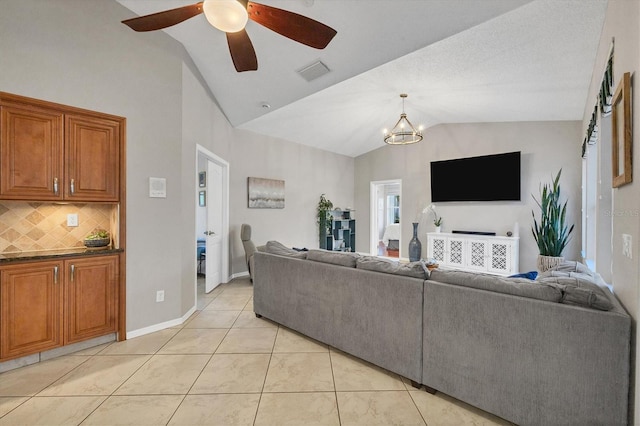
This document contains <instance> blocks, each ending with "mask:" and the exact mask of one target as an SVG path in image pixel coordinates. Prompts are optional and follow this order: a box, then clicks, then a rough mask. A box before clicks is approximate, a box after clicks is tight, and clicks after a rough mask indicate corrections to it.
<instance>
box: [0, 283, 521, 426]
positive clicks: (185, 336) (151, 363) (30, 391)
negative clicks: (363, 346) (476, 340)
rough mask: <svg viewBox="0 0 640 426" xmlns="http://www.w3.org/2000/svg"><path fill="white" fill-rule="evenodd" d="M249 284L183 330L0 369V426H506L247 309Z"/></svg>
mask: <svg viewBox="0 0 640 426" xmlns="http://www.w3.org/2000/svg"><path fill="white" fill-rule="evenodd" d="M252 294H253V290H252V287H251V283H250V282H249V280H248V279H236V280H234V281H232V282H230V283H228V284H223V285H221V286H219V287H218V288H216V289H215V290H214V291H213V292H212V293H210V294H204V293H202V294H201V295H200V296H199V301H198V307H199V310H198V311H197V312H196V313H195V314H194V315H193V316H192V317H191V318H190V319H189V320H188V321H187V322H186V323H185V324H183V325H181V326H179V327H175V328H171V329H166V330H162V331H159V332H156V333H153V334H148V335H145V336H141V337H137V338H134V339H130V340H127V341H124V342H114V343H109V344H106V345H102V346H98V347H95V348H91V349H88V350H84V351H80V352H76V353H73V354H71V355H66V356H62V357H59V358H56V359H52V360H49V361H44V362H41V363H39V364H35V365H31V366H28V367H23V368H20V369H17V370H13V371H9V372H6V373H3V374H0V425H80V424H81V425H167V424H168V425H225V426H226V425H256V426H257V425H274V426H275V425H277V426H280V425H294V426H302V425H305V426H306V425H367V426H370V425H429V426H433V425H452V426H454V425H455V426H458V425H496V424H499V425H509V424H510V423H508V422H505V421H504V420H502V419H499V418H497V417H495V416H492V415H490V414H487V413H485V412H483V411H480V410H478V409H476V408H474V407H471V406H469V405H467V404H464V403H462V402H460V401H457V400H455V399H453V398H450V397H448V396H446V395H443V394H441V393H437V394H436V395H430V394H428V393H427V392H425V391H424V390H416V389H415V388H413V387H412V386H411V384H410V383H409V382H408V381H407V380H406V379H403V378H401V377H399V376H398V375H396V374H393V373H390V372H388V371H386V370H383V369H381V368H378V367H376V366H374V365H371V364H369V363H366V362H364V361H362V360H359V359H357V358H354V357H352V356H350V355H348V354H345V353H343V352H340V351H338V350H336V349H334V348H332V347H328V346H327V345H324V344H321V343H319V342H316V341H314V340H311V339H309V338H307V337H305V336H302V335H300V334H298V333H296V332H293V331H291V330H288V329H287V328H285V327H281V326H278V324H275V323H272V322H270V321H268V320H265V319H258V318H256V317H255V315H254V313H253V303H252Z"/></svg>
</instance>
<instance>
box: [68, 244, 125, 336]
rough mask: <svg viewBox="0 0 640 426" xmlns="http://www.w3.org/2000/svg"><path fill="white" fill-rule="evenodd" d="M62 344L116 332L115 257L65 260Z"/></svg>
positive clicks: (116, 270)
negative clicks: (64, 319) (63, 333)
mask: <svg viewBox="0 0 640 426" xmlns="http://www.w3.org/2000/svg"><path fill="white" fill-rule="evenodd" d="M65 272H66V274H67V279H66V281H65V312H66V317H67V318H66V322H65V326H66V331H65V344H69V343H75V342H79V341H81V340H87V339H91V338H93V337H98V336H103V335H105V334H109V333H115V332H116V324H117V313H118V309H117V306H118V304H117V297H116V295H117V289H118V288H117V277H118V257H117V256H100V257H86V258H74V259H70V260H66V261H65Z"/></svg>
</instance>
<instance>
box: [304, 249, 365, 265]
mask: <svg viewBox="0 0 640 426" xmlns="http://www.w3.org/2000/svg"><path fill="white" fill-rule="evenodd" d="M359 256H360V255H359V254H357V253H349V252H346V253H345V252H340V251H329V250H309V251H308V252H307V259H309V260H313V261H316V262H323V263H330V264H332V265H340V266H346V267H348V268H355V267H356V259H358V257H359Z"/></svg>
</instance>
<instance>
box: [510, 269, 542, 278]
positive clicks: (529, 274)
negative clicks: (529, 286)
mask: <svg viewBox="0 0 640 426" xmlns="http://www.w3.org/2000/svg"><path fill="white" fill-rule="evenodd" d="M537 276H538V271H529V272H522V273H520V274H515V275H509V278H526V279H528V280H535V279H536V277H537Z"/></svg>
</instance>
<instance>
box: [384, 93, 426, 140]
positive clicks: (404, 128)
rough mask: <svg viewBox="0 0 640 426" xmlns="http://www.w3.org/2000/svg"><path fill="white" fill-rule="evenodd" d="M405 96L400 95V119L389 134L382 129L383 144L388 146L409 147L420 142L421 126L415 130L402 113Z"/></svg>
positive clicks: (403, 94) (404, 94)
mask: <svg viewBox="0 0 640 426" xmlns="http://www.w3.org/2000/svg"><path fill="white" fill-rule="evenodd" d="M407 96H409V95H407V94H406V93H401V94H400V97H401V98H402V114H400V119H399V120H398V122H397V123H396V125H395V126H393V129H391V132H387V129H384V142H385V143H387V144H389V145H409V144H412V143H416V142H420V141H421V140H422V126H421V127H419V128H418V130H416V128H415V127H413V124H411V122H410V121H409V119H408V118H407V114H405V113H404V100H405V98H406V97H407Z"/></svg>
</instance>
